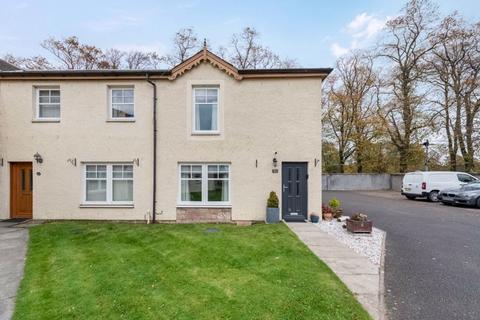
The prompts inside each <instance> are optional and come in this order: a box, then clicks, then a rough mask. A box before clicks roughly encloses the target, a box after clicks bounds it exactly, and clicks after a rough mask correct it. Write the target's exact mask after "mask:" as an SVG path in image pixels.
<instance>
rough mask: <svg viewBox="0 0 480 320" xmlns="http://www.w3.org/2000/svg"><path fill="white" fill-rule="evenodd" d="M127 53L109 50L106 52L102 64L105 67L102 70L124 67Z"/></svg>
mask: <svg viewBox="0 0 480 320" xmlns="http://www.w3.org/2000/svg"><path fill="white" fill-rule="evenodd" d="M125 55H126V53H125V52H124V51H120V50H118V49H108V50H107V51H105V55H104V57H103V62H101V63H100V64H101V65H103V66H104V67H103V68H102V69H120V68H122V66H123V59H124V57H125Z"/></svg>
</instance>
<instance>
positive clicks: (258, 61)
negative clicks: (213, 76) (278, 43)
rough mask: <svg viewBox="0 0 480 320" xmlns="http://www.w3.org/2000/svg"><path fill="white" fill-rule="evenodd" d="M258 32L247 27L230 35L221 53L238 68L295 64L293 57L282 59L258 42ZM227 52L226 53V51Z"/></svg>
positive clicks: (264, 67)
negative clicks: (228, 43) (228, 45)
mask: <svg viewBox="0 0 480 320" xmlns="http://www.w3.org/2000/svg"><path fill="white" fill-rule="evenodd" d="M259 37H260V34H259V33H258V32H257V30H255V29H254V28H250V27H247V28H245V29H243V31H242V32H241V33H236V34H234V35H233V36H232V40H231V43H230V47H229V48H224V47H223V48H222V55H223V56H224V57H226V56H227V55H228V56H229V57H230V59H229V60H230V62H231V63H232V64H234V65H235V66H237V67H238V68H239V69H272V68H285V67H288V68H292V67H296V66H297V62H296V61H295V60H293V59H285V60H282V59H281V58H280V57H279V56H278V55H277V54H275V53H273V52H272V51H271V50H270V49H269V48H267V47H265V46H263V45H261V44H260V43H259ZM227 52H228V53H227Z"/></svg>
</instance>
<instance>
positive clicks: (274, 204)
mask: <svg viewBox="0 0 480 320" xmlns="http://www.w3.org/2000/svg"><path fill="white" fill-rule="evenodd" d="M267 208H278V197H277V194H276V193H275V191H272V192H270V196H269V197H268V199H267Z"/></svg>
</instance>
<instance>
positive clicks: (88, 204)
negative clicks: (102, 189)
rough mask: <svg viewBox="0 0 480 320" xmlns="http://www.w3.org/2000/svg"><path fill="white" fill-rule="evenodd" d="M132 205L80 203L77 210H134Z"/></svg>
mask: <svg viewBox="0 0 480 320" xmlns="http://www.w3.org/2000/svg"><path fill="white" fill-rule="evenodd" d="M134 207H135V206H134V205H133V204H111V203H108V204H107V203H106V204H101V203H99V204H93V203H92V204H90V203H82V204H80V205H79V208H134Z"/></svg>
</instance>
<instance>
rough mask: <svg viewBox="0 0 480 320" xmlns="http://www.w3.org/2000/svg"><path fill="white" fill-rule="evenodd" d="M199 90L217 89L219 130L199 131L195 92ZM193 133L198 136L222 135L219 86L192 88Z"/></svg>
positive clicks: (196, 86) (197, 86)
mask: <svg viewBox="0 0 480 320" xmlns="http://www.w3.org/2000/svg"><path fill="white" fill-rule="evenodd" d="M199 89H210V90H211V89H215V90H216V91H217V130H197V127H196V124H197V113H196V104H197V103H196V101H195V92H196V91H197V90H199ZM192 133H193V134H196V135H202V134H204V135H212V134H220V87H219V86H217V85H195V86H193V87H192Z"/></svg>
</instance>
